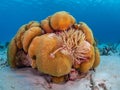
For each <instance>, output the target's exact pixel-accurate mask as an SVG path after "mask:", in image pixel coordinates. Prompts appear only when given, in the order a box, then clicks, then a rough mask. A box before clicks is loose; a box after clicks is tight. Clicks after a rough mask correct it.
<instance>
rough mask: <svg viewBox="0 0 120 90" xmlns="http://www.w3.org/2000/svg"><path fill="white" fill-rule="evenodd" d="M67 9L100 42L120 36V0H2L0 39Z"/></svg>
mask: <svg viewBox="0 0 120 90" xmlns="http://www.w3.org/2000/svg"><path fill="white" fill-rule="evenodd" d="M57 11H67V12H69V13H70V14H71V15H73V17H75V18H76V21H77V22H80V21H83V22H85V23H87V24H88V26H89V27H90V28H91V29H92V31H93V33H94V36H95V38H96V39H97V40H98V41H99V42H118V41H119V40H120V0H0V42H7V41H10V40H11V39H12V37H13V36H14V35H15V34H16V32H17V31H18V29H19V27H20V26H22V25H23V24H26V23H28V22H29V21H32V20H34V21H39V22H40V21H41V20H43V19H45V18H46V17H47V16H49V15H52V14H53V13H55V12H57Z"/></svg>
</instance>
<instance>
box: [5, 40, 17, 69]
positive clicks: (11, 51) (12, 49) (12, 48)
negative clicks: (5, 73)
mask: <svg viewBox="0 0 120 90" xmlns="http://www.w3.org/2000/svg"><path fill="white" fill-rule="evenodd" d="M16 53H17V46H16V43H15V39H14V38H13V39H12V40H11V42H10V43H9V46H8V50H7V59H8V63H9V65H10V67H12V68H15V67H16V63H15V56H16Z"/></svg>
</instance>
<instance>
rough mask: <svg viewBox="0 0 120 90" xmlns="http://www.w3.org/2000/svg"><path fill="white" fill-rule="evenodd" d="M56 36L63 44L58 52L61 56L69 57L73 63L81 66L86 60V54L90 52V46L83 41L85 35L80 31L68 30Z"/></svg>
mask: <svg viewBox="0 0 120 90" xmlns="http://www.w3.org/2000/svg"><path fill="white" fill-rule="evenodd" d="M57 34H58V35H59V37H60V38H61V40H62V42H63V46H62V47H61V48H59V49H58V50H60V51H61V52H62V53H63V54H67V55H70V56H71V57H72V60H73V63H78V64H81V63H82V62H83V61H85V60H86V59H87V58H88V56H86V54H87V53H88V52H89V51H90V44H89V42H87V41H86V40H85V34H84V33H83V32H82V31H81V30H76V29H74V28H70V29H69V30H67V31H63V32H59V33H57ZM58 50H56V51H58ZM56 51H55V52H56Z"/></svg>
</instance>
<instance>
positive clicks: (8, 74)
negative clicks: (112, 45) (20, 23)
mask: <svg viewBox="0 0 120 90" xmlns="http://www.w3.org/2000/svg"><path fill="white" fill-rule="evenodd" d="M5 61H6V51H2V52H0V90H120V56H115V55H113V56H101V63H100V65H99V67H97V69H96V72H93V71H91V72H89V74H88V75H87V76H86V77H85V78H82V79H81V80H76V81H69V82H67V83H65V84H48V83H47V82H46V81H45V79H44V78H43V77H41V76H40V75H39V73H38V72H36V70H34V69H31V68H22V69H11V68H9V66H6V65H4V64H3V63H4V62H5ZM50 87H51V88H50Z"/></svg>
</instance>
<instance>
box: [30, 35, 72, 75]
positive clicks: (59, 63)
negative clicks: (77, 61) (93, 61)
mask: <svg viewBox="0 0 120 90" xmlns="http://www.w3.org/2000/svg"><path fill="white" fill-rule="evenodd" d="M35 44H37V46H36V49H33V47H34V45H35ZM60 46H61V42H60V40H59V38H58V37H57V36H56V35H55V34H53V33H51V34H45V35H42V36H39V37H35V38H34V39H33V41H32V42H31V45H30V47H29V51H28V53H29V55H30V56H31V57H33V56H35V57H36V64H37V68H38V70H39V71H40V72H43V73H45V74H49V75H52V76H57V77H59V76H62V75H66V74H68V73H69V72H70V70H71V66H72V60H71V58H70V57H69V56H67V55H64V54H62V53H61V52H60V51H58V52H56V53H55V54H54V51H55V50H57V49H58V48H60ZM32 52H33V53H32Z"/></svg>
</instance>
